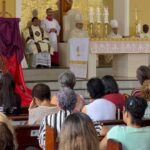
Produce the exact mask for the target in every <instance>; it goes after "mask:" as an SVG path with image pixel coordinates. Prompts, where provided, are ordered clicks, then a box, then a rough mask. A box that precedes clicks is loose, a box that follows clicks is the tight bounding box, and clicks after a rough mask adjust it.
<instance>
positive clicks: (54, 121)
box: [39, 110, 71, 149]
mask: <svg viewBox="0 0 150 150" xmlns="http://www.w3.org/2000/svg"><path fill="white" fill-rule="evenodd" d="M70 114H71V112H70V111H68V110H66V111H64V110H59V111H58V112H57V113H56V114H52V115H48V116H46V117H44V119H43V121H42V123H41V125H40V129H39V144H40V146H41V147H42V148H43V149H45V133H46V126H47V125H48V126H50V127H52V128H55V129H56V131H57V133H59V132H60V129H61V126H62V124H63V122H64V120H65V119H66V117H67V116H69V115H70Z"/></svg>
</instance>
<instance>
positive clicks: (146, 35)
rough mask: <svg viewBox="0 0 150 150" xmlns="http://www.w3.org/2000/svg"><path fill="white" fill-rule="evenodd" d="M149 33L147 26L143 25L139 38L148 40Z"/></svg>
mask: <svg viewBox="0 0 150 150" xmlns="http://www.w3.org/2000/svg"><path fill="white" fill-rule="evenodd" d="M148 32H149V25H147V24H144V25H143V33H141V34H140V38H150V34H149V33H148Z"/></svg>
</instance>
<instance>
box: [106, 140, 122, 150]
mask: <svg viewBox="0 0 150 150" xmlns="http://www.w3.org/2000/svg"><path fill="white" fill-rule="evenodd" d="M107 150H122V145H121V143H120V142H117V141H115V140H112V139H109V140H108V142H107Z"/></svg>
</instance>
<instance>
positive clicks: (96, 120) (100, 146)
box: [0, 66, 150, 150]
mask: <svg viewBox="0 0 150 150" xmlns="http://www.w3.org/2000/svg"><path fill="white" fill-rule="evenodd" d="M137 79H138V81H139V82H140V83H141V87H135V89H134V90H133V91H132V93H131V96H130V95H126V94H125V93H120V92H119V87H118V84H117V82H116V80H115V79H114V78H113V77H112V76H110V75H106V76H104V77H102V78H101V79H100V78H97V77H96V78H91V79H89V80H88V82H87V91H88V93H89V95H90V98H91V99H90V100H89V102H88V103H87V102H86V100H85V99H84V97H83V96H82V95H80V94H79V93H76V92H75V90H74V86H75V84H76V77H75V75H74V73H72V72H71V71H66V72H64V73H62V74H60V75H59V78H58V82H59V83H60V90H59V91H58V92H57V94H56V95H53V96H52V95H51V90H50V87H49V86H47V85H46V84H42V83H40V84H37V85H35V86H34V88H33V90H32V102H31V103H30V106H29V108H28V111H29V112H28V121H27V122H26V124H28V125H39V136H38V140H39V147H40V148H42V149H46V140H47V139H46V132H47V130H46V128H47V126H49V127H51V128H54V129H55V130H56V133H57V139H58V149H59V150H70V149H71V150H76V149H78V150H107V141H108V140H109V139H114V140H116V141H118V142H120V143H121V145H122V149H123V150H133V149H136V150H138V149H139V150H140V149H144V150H149V147H150V144H149V141H150V136H149V132H150V127H149V126H146V127H143V124H142V120H143V119H149V118H150V107H149V101H150V95H149V93H150V88H149V87H150V68H149V67H147V66H140V67H139V68H138V69H137ZM0 85H1V89H0V95H1V97H0V106H1V107H0V110H1V113H0V122H1V123H0V130H1V133H0V135H1V138H0V141H1V142H0V143H1V148H2V150H6V149H7V147H9V149H10V150H15V149H17V148H18V145H19V143H17V140H18V139H17V138H16V134H17V133H15V128H14V125H13V124H12V121H11V120H10V118H11V116H14V115H18V116H20V115H21V103H20V97H19V96H18V95H17V94H16V93H15V91H14V87H15V82H14V79H13V77H12V76H11V75H10V74H9V73H7V74H4V75H2V77H1V80H0ZM4 91H5V92H7V94H4ZM118 110H120V114H121V117H122V119H123V121H124V123H125V124H126V125H122V126H120V125H116V126H114V127H110V126H105V125H103V124H102V123H101V121H107V120H116V119H120V118H117V116H118V115H117V113H118ZM99 136H103V138H102V140H101V141H100V140H99V138H98V137H99ZM8 137H9V138H8ZM139 137H142V139H141V140H140V143H139V142H138V139H139ZM127 139H129V140H127ZM48 140H51V139H48ZM7 141H9V142H7ZM133 142H134V143H136V144H133ZM28 146H29V147H30V146H32V145H28ZM10 147H11V148H10Z"/></svg>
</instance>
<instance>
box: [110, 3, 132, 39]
mask: <svg viewBox="0 0 150 150" xmlns="http://www.w3.org/2000/svg"><path fill="white" fill-rule="evenodd" d="M113 10H114V16H113V18H114V19H116V20H118V22H119V32H120V33H121V34H122V35H124V36H129V24H130V17H129V11H130V4H129V0H114V4H113Z"/></svg>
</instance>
